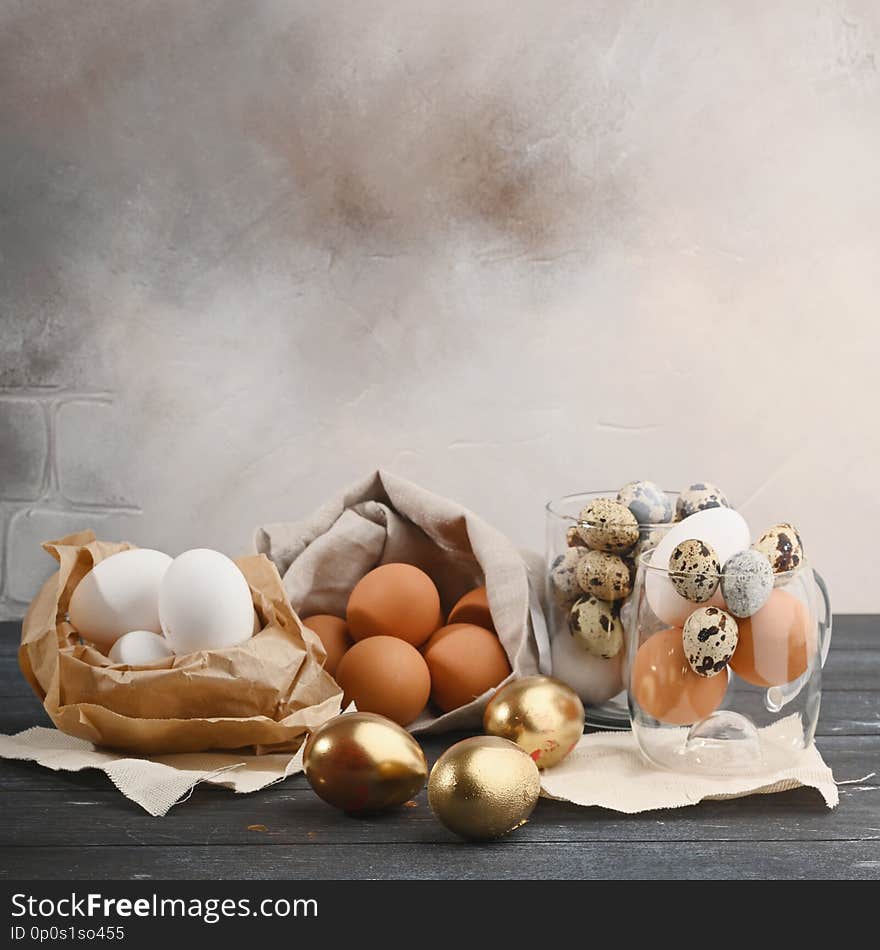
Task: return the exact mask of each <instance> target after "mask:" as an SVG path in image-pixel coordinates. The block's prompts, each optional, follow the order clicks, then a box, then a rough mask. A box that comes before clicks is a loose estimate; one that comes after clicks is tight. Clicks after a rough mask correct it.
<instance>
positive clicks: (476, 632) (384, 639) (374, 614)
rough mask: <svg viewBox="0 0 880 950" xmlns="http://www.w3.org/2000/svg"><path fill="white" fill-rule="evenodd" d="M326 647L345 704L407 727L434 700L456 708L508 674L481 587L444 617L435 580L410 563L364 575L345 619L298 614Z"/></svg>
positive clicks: (439, 705)
mask: <svg viewBox="0 0 880 950" xmlns="http://www.w3.org/2000/svg"><path fill="white" fill-rule="evenodd" d="M303 624H304V625H305V626H306V627H308V628H309V629H310V630H313V631H314V632H315V633H316V634H317V635H318V637H319V638H320V639H321V642H322V643H323V644H324V649H325V650H326V652H327V660H326V662H325V669H326V670H327V671H328V672H329V673H330V674H331V675H332V676H334V677H335V678H336V681H337V682H338V683H339V685H340V686H341V687H342V691H343V693H344V699H343V702H344V703H345V704H346V705H347V704H348V703H350V702H353V703H354V704H355V705H356V706H357V708H358V709H359V710H360V711H361V712H370V713H377V714H379V715H381V716H386V717H387V718H388V719H391V720H393V721H394V722H396V723H398V724H399V725H401V726H406V725H409V724H410V723H411V722H413V721H414V720H415V719H417V718H418V716H419V715H420V714H421V713H422V712H423V710H424V709H425V707H426V706H427V705H428V702H429V701H430V702H432V703H433V704H434V705H435V706H436V707H437V708H438V709H439V710H440V711H441V712H450V711H451V710H453V709H458V708H459V707H460V706H464V705H466V704H467V703H469V702H472V701H473V700H474V699H476V698H477V697H478V696H481V695H482V694H483V693H485V692H486V691H487V690H489V689H492V688H493V687H495V686H497V685H498V684H499V683H501V682H502V681H503V680H505V679H506V678H507V677H508V676H509V675H510V672H511V670H510V663H509V662H508V659H507V654H506V653H505V652H504V647H503V646H502V645H501V641H500V640H499V639H498V636H497V634H496V633H495V627H494V625H493V622H492V614H491V612H490V610H489V601H488V597H487V593H486V588H485V587H478V588H476V589H474V590H471V591H469V592H468V593H466V594H465V595H464V596H463V597H462V598H461V599H460V600H459V601H458V602H457V603H456V604H455V606H454V607H453V608H452V610H451V611H450V612H449V615H448V616H447V617H444V615H443V611H442V608H441V604H440V594H439V592H438V590H437V586H436V584H435V583H434V581H433V580H431V578H430V577H429V576H428V575H427V574H426V573H425V572H424V571H422V570H420V569H419V568H417V567H415V566H414V565H412V564H400V563H391V564H383V565H381V566H380V567H377V568H375V569H374V570H372V571H370V572H369V573H368V574H365V575H364V577H362V578H361V580H360V581H358V583H357V584H356V585H355V587H354V589H353V590H352V592H351V595H350V596H349V599H348V606H347V608H346V612H345V617H344V618H342V617H335V616H331V615H330V614H316V615H314V616H311V617H306V618H304V619H303Z"/></svg>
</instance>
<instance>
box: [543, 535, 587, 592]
mask: <svg viewBox="0 0 880 950" xmlns="http://www.w3.org/2000/svg"><path fill="white" fill-rule="evenodd" d="M586 553H587V549H586V548H569V549H568V550H567V551H564V552H563V553H562V554H560V555H559V556H558V557H556V558H555V559H554V560H553V563H552V564H551V565H550V594H551V596H552V597H553V599H554V600H555V601H556V603H557V604H559V606H560V607H567V606H568V605H569V604H571V603H573V602H574V601H575V600H577V598H578V597H580V596H581V594H582V593H583V591H582V590H581V585H580V584H579V583H578V579H577V566H578V564H580V561H581V558H582V557H583V556H584V555H585V554H586Z"/></svg>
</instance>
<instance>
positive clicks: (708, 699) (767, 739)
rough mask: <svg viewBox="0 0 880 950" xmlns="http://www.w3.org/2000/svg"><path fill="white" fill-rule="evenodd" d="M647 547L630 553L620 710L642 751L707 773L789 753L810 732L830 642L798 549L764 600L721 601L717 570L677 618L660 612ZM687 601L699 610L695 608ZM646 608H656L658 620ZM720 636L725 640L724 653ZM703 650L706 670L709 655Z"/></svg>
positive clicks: (814, 577) (667, 582)
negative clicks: (796, 559) (739, 609)
mask: <svg viewBox="0 0 880 950" xmlns="http://www.w3.org/2000/svg"><path fill="white" fill-rule="evenodd" d="M651 555H652V552H650V551H649V552H645V553H644V554H642V555H641V556H640V557H639V560H638V571H637V574H636V581H635V587H634V590H633V593H632V595H631V608H632V613H631V616H630V622H629V624H628V626H627V630H626V641H627V646H626V652H627V664H626V666H627V684H628V690H627V692H628V699H629V710H630V716H631V719H632V729H633V734H634V736H635V738H636V741H637V743H638V746H639V748H640V750H641V751H642V754H643V755H644V756H645V757H646V758H647V759H648V760H649V761H650V762H652V763H653V764H654V765H657V766H660V767H661V768H668V769H674V770H676V771H686V772H693V773H704V774H716V775H717V774H737V773H740V774H741V773H747V772H755V771H759V770H760V771H769V770H773V769H776V768H785V767H787V766H789V765H791V764H792V763H793V762H794V761H795V760H796V759H797V758H798V756H799V755H800V753H801V752H802V751H803V750H804V749H805V748H806V747H807V746H808V745H809V744H810V743H811V742H812V740H813V735H814V733H815V730H816V723H817V721H818V718H819V702H820V698H821V682H822V666H823V665H824V663H825V658H826V656H827V655H828V647H829V645H830V642H831V603H830V600H829V597H828V591H827V588H826V587H825V584H824V582H823V581H822V578H821V577H820V576H819V575H818V574H816V573H815V572H814V571H813V570H812V569H811V568H810V567H809V566H808V565H807V563H806V561H802V562H801V564H800V566H799V567H798V568H797V569H796V570H793V571H789V572H786V573H779V574H775V575H774V577H773V587H772V590H771V591H770V593H769V597H768V599H767V600H766V603H765V604H764V606H762V607H761V608H760V609H759V610H757V611H756V612H755V613H754V614H752V616H750V617H746V618H736V617H732V614H731V613H730V612H729V611H728V610H727V609H726V607H727V605H726V603H725V601H724V594H723V591H724V586H723V584H724V580H725V575H724V574H723V572H722V573H719V574H718V575H717V580H718V582H719V584H718V587H717V589H716V591H715V593H714V594H713V595H712V597H711V599H710V600H707V601H706V602H705V603H702V604H698V603H688V604H687V606H685V607H684V609H683V611H682V612H681V614H680V615H679V617H678V618H676V617H670V615H669V613H668V612H667V611H668V610H669V606H668V605H669V600H668V597H669V596H671V597H672V598H673V601H672V602H673V604H675V603H677V601H676V600H675V598H676V597H677V596H678V594H677V593H671V592H672V591H673V590H674V588H673V587H672V586H671V585H672V580H671V579H670V572H669V571H668V569H667V567H668V566H667V565H664V566H661V565H656V566H655V565H654V564H653V563H652V562H651ZM675 576H676V578H677V579H681V578H686V577H688V576H693V577H696V576H697V575H688V574H687V573H686V572H676V574H675ZM700 577H701V578H705V575H700ZM715 579H716V576H715V575H712V576H711V578H710V580H713V581H714V580H715ZM701 583H703V581H702V580H701ZM765 594H766V590H765ZM664 596H666V597H667V600H666V601H665V602H664V601H663V600H662V598H663V597H664ZM680 602H681V604H682V605H684V604H685V603H686V602H685V600H684V599H683V598H681V599H680ZM664 603H665V606H664ZM652 604H653V606H652ZM691 608H693V611H696V610H697V609H702V611H703V612H701V613H700V615H699V616H695V614H694V613H693V612H692V611H690V609H691ZM707 608H708V609H707ZM655 609H656V610H659V612H660V613H664V612H667V613H666V621H664V620H661V619H660V618H659V617H658V616H657V613H655ZM672 609H673V611H674V610H675V609H676V608H675V607H673V608H672ZM689 611H690V612H689ZM713 611H714V612H713ZM722 614H724V615H726V617H725V619H724V622H723V623H721V620H720V617H721V616H722ZM670 620H676V621H677V622H678V623H680V624H681V625H679V626H675V625H670ZM731 620H733V624H734V625H735V628H734V631H733V633H732V634H731V630H730V629H729V628H730V626H731V623H730V621H731ZM719 623H720V624H721V626H719ZM723 630H726V631H727V634H726V635H727V638H728V639H727V640H726V644H727V646H726V647H724V648H722V645H721V644H720V639H722V638H724V636H725V634H724V633H722V632H721V631H723ZM731 636H734V637H735V639H736V643H735V646H734V648H733V651H732V654H729V655H728V653H727V652H726V651H727V650H728V649H729V645H730V637H731ZM713 643H716V644H717V648H713V647H712V646H711V644H713ZM713 650H714V654H715V657H716V658H717V661H718V662H717V667H718V669H717V672H716V669H715V667H713V666H712V657H711V656H708V654H710V653H712V652H713ZM707 656H708V658H707ZM725 661H726V662H725ZM695 669H696V670H697V671H695ZM698 671H700V672H698Z"/></svg>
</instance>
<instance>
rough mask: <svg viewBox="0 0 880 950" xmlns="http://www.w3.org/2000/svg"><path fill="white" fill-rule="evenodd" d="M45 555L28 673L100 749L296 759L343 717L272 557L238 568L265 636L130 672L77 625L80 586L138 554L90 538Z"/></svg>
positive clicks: (60, 720)
mask: <svg viewBox="0 0 880 950" xmlns="http://www.w3.org/2000/svg"><path fill="white" fill-rule="evenodd" d="M43 547H44V548H45V549H46V550H47V551H48V552H49V553H50V554H51V555H52V556H53V557H54V558H55V559H56V560H57V561H58V563H59V569H58V571H57V572H56V573H55V574H53V575H52V577H50V578H49V580H47V581H46V583H45V584H44V585H43V587H42V589H41V590H40V592H39V594H37V596H36V598H35V599H34V601H33V603H32V604H31V605H30V608H29V609H28V612H27V615H26V617H25V619H24V623H23V625H22V638H21V646H20V648H19V665H20V666H21V669H22V672H23V673H24V675H25V677H26V678H27V680H28V682H29V683H30V684H31V686H32V687H33V689H34V691H35V692H36V694H37V696H38V697H39V698H40V700H41V701H42V702H43V706H44V707H45V709H46V712H47V713H48V714H49V716H50V718H51V719H52V721H53V722H54V723H55V725H56V726H57V727H58V728H59V729H60V730H61V731H62V732H65V733H67V734H68V735H71V736H77V737H78V738H81V739H86V740H88V741H89V742H92V743H94V744H95V745H97V746H101V747H105V748H111V749H117V750H125V751H126V752H129V753H135V754H138V755H156V754H167V753H179V752H202V751H205V750H209V749H210V750H222V749H248V750H249V751H251V752H257V753H263V752H280V751H289V750H295V749H296V748H297V747H298V746H299V745H300V744H301V743H302V741H303V739H304V738H305V736H306V733H307V732H308V731H309V730H310V729H313V728H315V727H316V726H318V725H319V724H320V723H322V722H324V721H325V720H326V719H328V718H330V717H331V716H333V715H335V714H336V713H337V712H338V710H339V705H340V700H341V694H340V690H339V688H338V687H337V685H336V683H335V681H334V680H333V678H332V677H331V676H330V675H329V674H328V673H326V672H325V671H324V669H323V661H324V658H325V654H324V648H323V646H322V645H321V642H320V641H319V640H318V638H317V637H316V636H315V635H314V634H313V633H312V632H311V631H310V630H306V629H305V628H303V626H302V624H301V623H300V622H299V618H298V617H297V616H296V614H295V613H294V612H293V610H292V609H291V607H290V603H289V601H288V600H287V597H286V596H285V594H284V589H283V587H282V585H281V578H280V577H279V576H278V572H277V570H276V569H275V567H274V565H273V564H272V563H271V562H270V561H269V560H268V559H267V558H265V557H262V556H251V557H244V558H240V559H239V560H238V561H237V562H236V563H237V564H238V566H239V568H240V569H241V571H242V573H243V574H244V576H245V579H246V580H247V582H248V585H249V586H250V590H251V595H252V597H253V602H254V607H255V609H256V611H257V614H258V616H259V619H260V622H261V624H262V628H261V630H260V631H259V633H257V634H255V635H254V636H253V637H252V638H251V639H250V640H248V641H246V642H245V643H243V644H240V645H239V646H236V647H229V648H227V649H223V650H201V651H198V652H195V653H190V654H187V655H185V656H176V657H170V658H169V659H167V660H164V661H161V662H159V663H154V664H152V665H151V666H149V667H144V668H137V669H135V668H128V667H120V666H117V665H115V664H113V663H111V662H110V660H109V659H108V658H107V657H106V656H104V655H103V654H101V653H100V652H98V650H96V649H95V648H94V647H92V646H89V645H88V644H87V643H84V642H81V641H80V638H79V636H78V635H77V632H76V631H75V630H74V629H73V627H72V626H71V625H70V623H68V622H67V619H66V614H67V607H68V604H69V602H70V597H71V594H72V593H73V590H74V588H75V587H76V585H77V584H78V583H79V582H80V580H82V578H83V577H84V576H85V574H86V573H87V572H88V571H89V570H91V568H92V567H93V565H95V564H97V563H99V562H100V561H101V560H103V559H104V558H107V557H109V556H110V555H112V554H115V553H117V552H118V551H123V550H127V549H128V548H131V547H132V545H130V544H125V543H123V544H118V543H111V542H107V541H98V540H96V539H95V535H94V532H92V531H83V532H81V533H79V534H73V535H70V536H69V537H66V538H63V539H61V540H60V541H50V542H47V543H46V544H44V545H43Z"/></svg>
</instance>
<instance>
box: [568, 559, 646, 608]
mask: <svg viewBox="0 0 880 950" xmlns="http://www.w3.org/2000/svg"><path fill="white" fill-rule="evenodd" d="M575 575H576V576H577V581H578V584H579V585H580V587H581V590H582V591H583V592H584V593H585V594H592V595H593V596H594V597H598V598H599V599H600V600H622V599H623V598H624V597H628V596H629V592H630V591H631V590H632V578H631V577H630V570H629V565H628V564H627V563H626V561H624V559H623V558H622V557H620V556H619V555H618V554H608V553H606V552H605V551H585V552H584V556H583V557H582V558H581V559H580V561H579V562H578V565H577V567H576V568H575Z"/></svg>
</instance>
